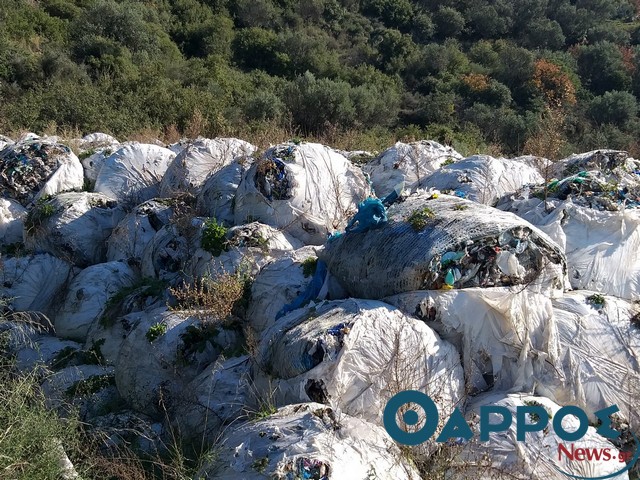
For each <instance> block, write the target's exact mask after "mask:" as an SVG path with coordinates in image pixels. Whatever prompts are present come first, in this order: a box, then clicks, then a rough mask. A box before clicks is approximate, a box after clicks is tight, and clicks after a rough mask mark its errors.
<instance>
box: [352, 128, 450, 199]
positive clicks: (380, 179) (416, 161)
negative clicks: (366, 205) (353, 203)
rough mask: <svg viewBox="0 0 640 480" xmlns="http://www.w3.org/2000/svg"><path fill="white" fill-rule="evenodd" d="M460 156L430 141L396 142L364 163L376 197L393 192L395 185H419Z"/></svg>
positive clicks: (421, 185)
mask: <svg viewBox="0 0 640 480" xmlns="http://www.w3.org/2000/svg"><path fill="white" fill-rule="evenodd" d="M461 159H462V155H460V154H459V153H458V152H456V151H455V150H454V149H453V148H451V147H446V146H444V145H441V144H439V143H437V142H434V141H431V140H423V141H420V142H413V143H402V142H398V143H396V144H395V145H394V146H393V147H391V148H389V149H388V150H385V151H384V152H382V153H381V154H380V155H379V156H378V157H377V158H376V159H374V160H372V161H369V162H367V163H366V165H364V167H363V171H364V172H365V173H366V174H367V175H369V177H370V178H371V182H372V184H373V188H374V190H375V193H376V195H377V196H378V197H384V196H385V195H388V194H389V193H391V191H393V189H394V188H395V186H396V185H398V184H399V183H403V182H404V184H405V185H415V187H414V188H419V187H423V186H424V185H425V183H424V179H425V178H426V177H427V176H428V175H429V174H431V173H433V172H435V171H436V170H437V169H438V168H440V167H441V166H443V165H448V164H450V163H453V162H455V161H457V160H461Z"/></svg>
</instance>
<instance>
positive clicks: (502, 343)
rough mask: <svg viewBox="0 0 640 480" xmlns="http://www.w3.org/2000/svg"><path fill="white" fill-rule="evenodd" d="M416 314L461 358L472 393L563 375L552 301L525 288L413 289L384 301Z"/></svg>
mask: <svg viewBox="0 0 640 480" xmlns="http://www.w3.org/2000/svg"><path fill="white" fill-rule="evenodd" d="M385 302H387V303H390V304H391V305H394V306H396V307H398V308H399V309H400V310H402V311H404V312H406V313H408V314H413V315H417V316H418V318H420V319H422V320H424V321H425V322H427V325H429V327H431V328H433V329H434V330H435V331H436V332H438V333H439V334H440V336H441V337H442V338H443V339H444V340H447V341H449V342H451V343H452V344H453V345H455V346H456V348H457V350H458V351H459V352H460V353H461V355H462V363H463V365H464V374H465V379H466V382H467V388H468V391H469V392H470V393H476V392H482V391H485V390H487V389H489V388H494V389H496V390H505V391H507V390H522V391H525V390H529V391H532V390H533V388H534V387H535V386H536V385H539V384H543V383H544V382H545V381H547V377H548V376H549V372H550V371H553V370H554V369H555V368H557V369H558V371H559V366H560V364H559V361H558V358H559V357H558V355H559V351H558V350H559V345H558V333H557V327H556V325H555V321H554V315H553V309H552V306H551V300H550V299H549V298H548V297H547V296H546V295H541V294H539V293H536V292H535V291H531V290H529V289H526V288H522V287H511V288H504V287H503V288H468V289H464V290H449V291H434V290H429V291H415V292H408V293H404V294H400V295H394V296H391V297H387V298H385Z"/></svg>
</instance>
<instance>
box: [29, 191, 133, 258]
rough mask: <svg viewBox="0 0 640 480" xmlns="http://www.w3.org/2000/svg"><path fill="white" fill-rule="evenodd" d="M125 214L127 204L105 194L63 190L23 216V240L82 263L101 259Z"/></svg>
mask: <svg viewBox="0 0 640 480" xmlns="http://www.w3.org/2000/svg"><path fill="white" fill-rule="evenodd" d="M124 216H125V211H124V208H123V207H122V206H120V205H118V203H117V202H116V201H114V200H111V199H110V198H108V197H106V196H104V195H101V194H98V193H87V192H72V193H61V194H59V195H56V196H55V197H53V198H50V199H48V200H46V201H39V202H38V203H36V204H35V205H34V206H33V207H32V208H31V210H29V214H28V215H27V217H26V218H25V220H24V244H25V246H26V247H27V248H30V249H32V250H34V251H36V252H48V253H51V254H53V255H56V256H57V257H60V258H64V259H67V260H69V261H71V262H73V263H74V264H75V265H77V266H79V267H87V266H89V265H94V264H96V263H102V262H104V261H105V260H106V253H107V239H108V238H109V236H110V235H111V232H112V231H113V229H114V228H115V226H116V225H117V224H118V222H119V221H120V220H122V219H123V218H124Z"/></svg>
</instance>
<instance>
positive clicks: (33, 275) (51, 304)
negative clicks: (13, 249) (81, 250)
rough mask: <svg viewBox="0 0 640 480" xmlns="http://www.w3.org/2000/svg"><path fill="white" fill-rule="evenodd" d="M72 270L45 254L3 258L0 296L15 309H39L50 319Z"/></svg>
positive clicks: (71, 275) (21, 310) (0, 265)
mask: <svg viewBox="0 0 640 480" xmlns="http://www.w3.org/2000/svg"><path fill="white" fill-rule="evenodd" d="M75 273H76V271H75V269H74V268H73V266H72V265H71V264H70V263H69V262H66V261H64V260H61V259H59V258H56V257H54V256H52V255H49V254H48V253H43V254H37V255H29V256H26V257H12V258H4V259H3V260H2V262H0V298H3V299H6V300H7V302H8V306H9V308H10V309H11V310H13V311H18V312H30V311H35V312H42V313H44V314H45V315H47V316H49V317H51V318H53V313H54V312H55V309H56V308H57V307H58V306H59V304H60V298H61V297H62V293H63V291H64V288H65V286H66V284H67V282H69V281H70V280H71V279H72V278H73V276H74V275H75Z"/></svg>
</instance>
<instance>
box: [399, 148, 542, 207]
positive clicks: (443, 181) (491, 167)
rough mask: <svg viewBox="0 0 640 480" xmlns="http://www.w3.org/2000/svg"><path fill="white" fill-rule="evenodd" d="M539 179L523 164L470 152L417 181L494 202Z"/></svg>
mask: <svg viewBox="0 0 640 480" xmlns="http://www.w3.org/2000/svg"><path fill="white" fill-rule="evenodd" d="M543 181H544V179H543V177H542V175H540V173H538V171H537V169H535V168H534V167H531V166H528V165H527V164H526V163H523V162H518V161H516V160H507V159H505V158H493V157H490V156H488V155H474V156H472V157H469V158H465V159H464V160H459V161H457V162H455V163H452V164H450V165H447V166H444V167H442V168H440V169H439V170H437V171H435V172H434V173H432V174H431V175H429V176H428V177H426V178H425V179H424V180H423V181H421V184H422V185H424V186H426V187H433V188H437V189H438V190H440V191H442V192H443V193H450V194H451V195H455V196H458V197H461V198H467V199H469V200H473V201H474V202H479V203H483V204H485V205H495V203H496V202H497V201H498V199H500V198H501V197H503V196H504V195H506V194H508V193H514V192H516V191H518V190H520V189H521V188H522V187H523V186H525V185H528V184H537V183H541V182H543ZM412 187H414V186H410V187H409V188H412Z"/></svg>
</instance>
